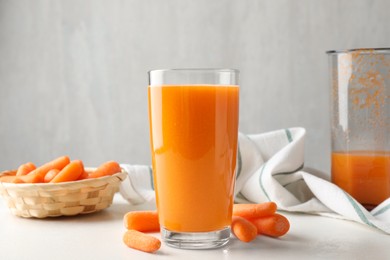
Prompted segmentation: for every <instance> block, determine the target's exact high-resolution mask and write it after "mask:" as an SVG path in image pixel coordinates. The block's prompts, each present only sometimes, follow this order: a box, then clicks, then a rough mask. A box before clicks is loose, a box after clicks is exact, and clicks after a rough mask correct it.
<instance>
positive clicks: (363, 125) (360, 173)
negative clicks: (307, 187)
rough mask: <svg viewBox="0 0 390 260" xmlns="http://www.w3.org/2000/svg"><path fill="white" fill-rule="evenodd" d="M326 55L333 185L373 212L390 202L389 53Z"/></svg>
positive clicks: (384, 50)
mask: <svg viewBox="0 0 390 260" xmlns="http://www.w3.org/2000/svg"><path fill="white" fill-rule="evenodd" d="M327 53H328V57H329V64H330V79H331V118H332V123H331V127H332V131H331V132H332V156H331V160H332V165H331V172H332V174H331V175H332V181H333V182H334V183H335V184H336V185H338V186H340V187H341V188H342V189H344V190H345V191H346V192H347V193H348V194H350V195H351V196H352V197H354V198H355V199H356V200H357V201H358V202H360V203H361V204H362V205H363V206H364V207H365V208H366V209H368V210H371V209H373V208H374V207H376V206H377V205H378V204H380V203H381V202H383V201H384V200H386V199H387V198H389V197H390V49H389V48H379V49H378V48H377V49H352V50H343V51H328V52H327Z"/></svg>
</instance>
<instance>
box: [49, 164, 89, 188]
mask: <svg viewBox="0 0 390 260" xmlns="http://www.w3.org/2000/svg"><path fill="white" fill-rule="evenodd" d="M83 171H84V165H83V162H82V161H80V160H74V161H71V162H70V163H69V164H68V165H66V166H65V168H63V169H62V170H61V171H60V172H59V173H58V174H57V175H56V176H55V177H54V178H53V179H52V180H51V181H50V183H58V182H66V181H75V180H77V179H78V178H79V177H80V175H81V174H82V173H83Z"/></svg>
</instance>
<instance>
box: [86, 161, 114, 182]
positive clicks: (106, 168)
mask: <svg viewBox="0 0 390 260" xmlns="http://www.w3.org/2000/svg"><path fill="white" fill-rule="evenodd" d="M120 171H121V167H120V166H119V164H118V163H117V162H115V161H108V162H105V163H103V164H102V165H100V166H99V167H98V168H97V169H96V170H95V171H93V172H92V173H90V174H89V176H88V178H99V177H103V176H107V175H113V174H114V173H118V172H120Z"/></svg>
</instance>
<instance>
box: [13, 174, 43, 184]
mask: <svg viewBox="0 0 390 260" xmlns="http://www.w3.org/2000/svg"><path fill="white" fill-rule="evenodd" d="M41 182H43V178H42V177H41V175H39V174H26V175H22V176H16V179H15V180H14V181H13V183H41Z"/></svg>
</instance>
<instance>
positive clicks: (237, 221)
mask: <svg viewBox="0 0 390 260" xmlns="http://www.w3.org/2000/svg"><path fill="white" fill-rule="evenodd" d="M231 229H232V232H233V234H234V235H235V236H236V237H237V238H238V239H239V240H241V241H243V242H250V241H252V240H253V239H255V238H256V236H257V229H256V226H255V225H253V224H252V223H251V222H250V221H249V220H247V219H245V218H243V217H239V216H233V218H232V224H231Z"/></svg>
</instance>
